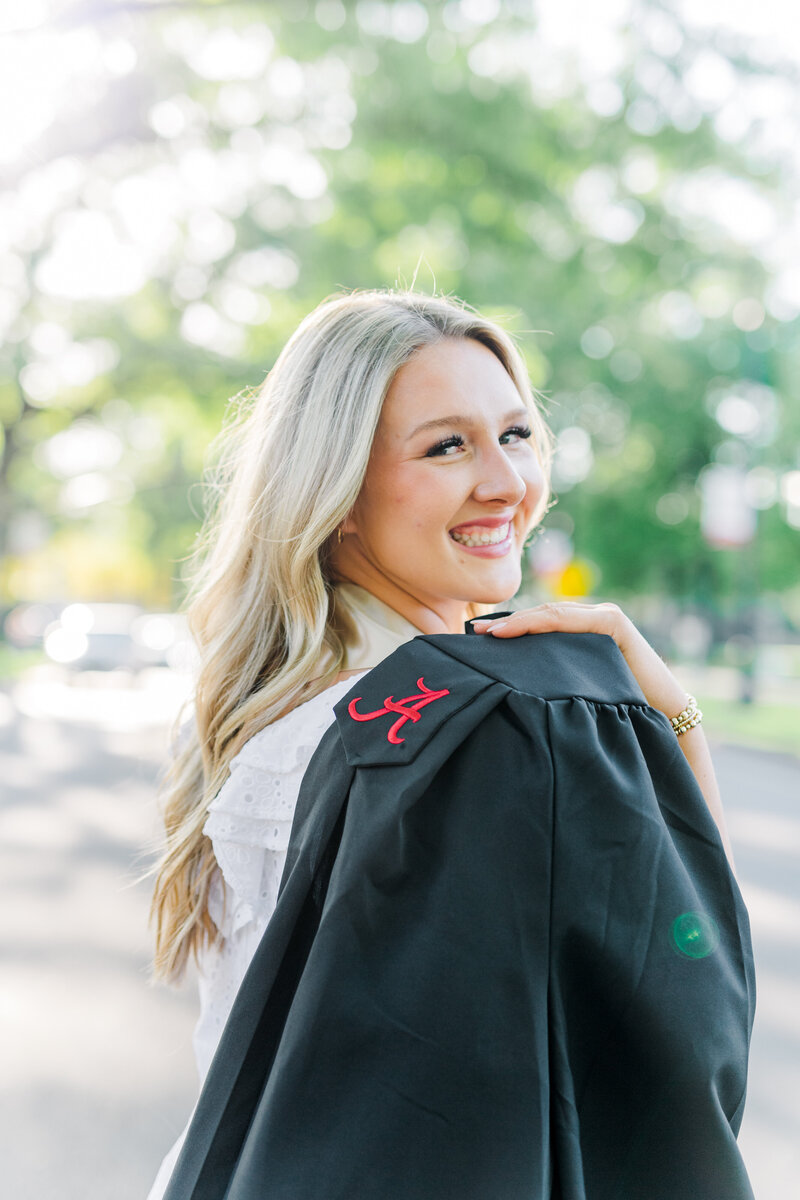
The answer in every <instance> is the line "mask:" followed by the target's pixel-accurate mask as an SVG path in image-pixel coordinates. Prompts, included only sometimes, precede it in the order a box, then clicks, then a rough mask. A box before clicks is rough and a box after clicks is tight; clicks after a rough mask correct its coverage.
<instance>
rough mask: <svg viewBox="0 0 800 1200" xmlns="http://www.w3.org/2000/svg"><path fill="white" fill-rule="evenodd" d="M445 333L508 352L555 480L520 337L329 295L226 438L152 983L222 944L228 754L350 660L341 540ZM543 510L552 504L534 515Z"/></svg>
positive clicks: (197, 619)
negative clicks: (386, 413) (375, 458)
mask: <svg viewBox="0 0 800 1200" xmlns="http://www.w3.org/2000/svg"><path fill="white" fill-rule="evenodd" d="M442 338H472V339H474V340H475V341H478V342H481V343H482V344H483V345H484V346H486V347H487V348H488V349H489V350H491V351H492V352H493V353H494V354H495V355H496V356H497V358H498V359H499V360H500V362H501V363H502V365H503V367H504V368H505V370H506V371H507V372H508V374H509V375H510V377H511V379H512V380H513V382H514V384H515V385H516V388H517V390H518V392H519V394H520V396H521V398H522V400H523V402H524V403H525V404H526V406H527V407H528V409H529V411H530V419H531V425H532V428H533V433H534V438H535V442H536V446H537V448H538V452H539V455H540V457H541V459H542V465H543V468H544V470H545V474H547V473H548V466H549V460H550V451H551V442H550V436H549V433H548V430H547V427H546V425H545V423H544V419H543V416H542V414H541V412H540V409H539V407H538V404H537V400H536V398H535V396H534V393H533V391H532V389H531V386H530V382H529V380H528V376H527V372H526V370H525V366H524V363H523V360H522V358H521V356H520V353H519V351H518V350H517V348H516V346H515V345H514V343H513V341H512V340H511V338H510V337H509V336H508V334H506V333H505V332H504V331H503V330H502V329H501V328H500V327H499V326H497V325H495V324H494V323H493V322H492V321H489V320H486V319H484V318H483V317H481V316H479V315H478V314H477V313H475V312H474V311H473V310H471V309H469V308H467V307H466V306H465V305H463V304H461V303H456V302H454V301H452V300H450V299H444V298H440V297H431V296H426V295H422V294H418V293H415V292H402V291H398V292H390V291H371V292H355V293H352V294H347V295H338V296H334V297H332V298H330V299H328V300H326V301H325V302H324V303H322V304H321V305H320V306H319V307H318V308H316V309H315V310H314V311H313V312H312V313H311V314H310V315H309V316H308V317H307V318H306V319H305V320H304V321H303V322H302V324H301V325H300V326H299V328H298V329H297V331H296V332H295V333H294V335H293V336H292V337H291V339H290V340H289V342H288V343H287V345H286V347H285V348H284V350H283V351H282V353H281V354H280V356H279V358H278V360H277V362H276V363H275V366H274V367H273V369H272V371H270V373H269V375H268V377H267V379H266V380H265V382H264V385H263V387H261V389H260V390H259V392H258V393H257V394H256V395H255V398H254V399H253V400H247V399H245V400H243V401H241V402H240V403H239V406H238V409H237V408H234V419H233V420H231V421H228V422H226V424H225V425H224V427H223V430H222V433H221V434H220V437H219V439H218V441H217V443H216V444H215V446H216V450H217V455H216V457H217V465H216V467H215V469H214V472H213V476H212V479H211V492H212V496H211V504H210V506H209V510H208V513H207V516H206V520H205V524H204V527H203V530H202V533H201V535H200V538H199V539H198V545H197V548H196V550H195V551H194V553H193V556H192V558H193V568H194V569H193V578H192V584H191V589H190V593H189V597H188V601H187V605H188V608H187V611H188V620H189V627H190V629H191V632H192V635H193V637H194V640H195V643H196V648H197V651H198V655H199V663H198V671H197V679H196V687H195V694H194V719H193V721H190V722H187V723H186V724H185V725H184V726H183V731H182V733H181V734H180V735H178V736H177V737H176V738H175V748H174V754H173V758H172V762H171V765H170V767H169V768H168V770H167V772H166V774H165V777H164V780H163V782H162V805H163V814H164V824H165V829H166V846H165V850H164V853H163V856H162V858H161V860H160V862H159V863H158V864H157V866H156V868H155V874H156V883H155V891H154V895H153V901H152V908H151V917H152V919H153V921H154V923H155V926H156V953H155V962H154V974H155V976H156V977H160V978H164V979H178V978H179V977H180V976H181V974H182V973H183V970H184V968H185V966H186V964H187V961H188V958H189V956H190V954H194V955H195V956H196V955H197V952H198V950H199V949H200V947H201V946H202V945H203V944H204V942H206V941H211V942H213V941H216V940H219V933H218V930H217V929H216V927H215V925H214V922H213V921H212V919H211V917H210V915H209V911H208V896H209V887H210V884H211V880H212V876H213V872H214V869H215V867H216V861H215V859H214V854H213V850H212V846H211V843H210V841H209V839H208V838H207V837H206V836H205V835H204V834H203V826H204V824H205V821H206V817H207V814H208V807H209V804H210V802H211V801H212V800H213V798H214V797H215V796H216V794H217V792H218V791H219V789H220V787H221V786H222V784H223V783H224V782H225V779H226V778H227V775H228V769H229V763H230V761H231V759H232V758H233V757H234V755H236V754H237V753H238V751H239V750H240V749H241V748H242V746H243V745H244V743H245V742H246V741H247V740H248V739H249V738H251V737H252V736H253V734H255V733H257V732H258V731H259V730H260V729H263V728H264V727H265V726H267V725H269V724H271V723H272V722H273V721H275V720H277V719H278V718H279V717H281V716H282V715H284V714H285V713H287V712H289V711H290V710H291V709H292V708H294V707H295V706H296V705H297V704H298V703H300V702H301V701H305V700H308V699H311V697H312V696H314V695H317V694H318V693H319V692H321V691H323V690H324V689H325V688H327V687H329V686H330V685H331V683H332V682H333V681H334V679H335V678H336V676H337V674H338V673H339V671H340V670H341V668H342V664H343V661H344V639H345V637H346V635H347V632H348V628H349V627H348V624H347V617H346V615H345V614H344V613H343V612H342V611H341V610H338V611H337V608H336V605H335V592H334V588H333V581H334V576H333V572H332V568H331V564H330V555H329V550H330V545H331V538H332V535H333V534H334V532H335V530H336V529H337V527H338V526H339V525H340V524H341V522H342V521H343V520H344V518H345V517H346V516H347V514H348V512H349V511H350V509H351V508H352V506H353V504H354V503H355V500H356V497H357V496H358V494H359V491H360V490H361V486H362V483H363V480H364V476H365V473H366V470H367V463H368V461H369V456H370V450H371V447H372V441H373V438H374V435H375V430H376V428H377V425H378V420H379V418H380V414H381V408H382V405H383V401H384V397H385V396H386V393H387V391H388V389H389V386H390V384H391V382H392V380H393V378H394V376H395V374H396V373H397V371H398V370H399V368H400V367H402V366H403V364H404V363H406V362H408V360H409V359H410V358H411V357H412V355H413V354H414V353H415V352H416V351H418V350H420V349H421V348H422V347H423V346H428V345H431V344H432V343H435V342H437V341H439V340H440V339H442ZM545 506H546V499H545V498H543V499H542V502H541V503H540V505H539V507H538V509H537V512H536V514H535V520H534V521H533V522H532V524H535V523H536V522H537V521H538V520H539V518H540V516H541V513H542V512H543V510H544V508H545ZM479 611H488V610H484V609H480V610H479ZM323 664H326V665H325V666H324V669H323V670H322V672H321V673H320V671H321V666H322V665H323Z"/></svg>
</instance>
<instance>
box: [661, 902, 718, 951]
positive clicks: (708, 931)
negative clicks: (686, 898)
mask: <svg viewBox="0 0 800 1200" xmlns="http://www.w3.org/2000/svg"><path fill="white" fill-rule="evenodd" d="M672 940H673V942H674V943H675V947H676V949H677V950H679V951H680V953H681V954H685V955H686V957H687V958H707V957H708V955H709V954H713V953H714V951H715V950H716V948H717V946H718V945H719V930H718V929H717V926H716V922H714V921H713V920H712V919H711V917H709V916H708V914H707V913H697V912H687V913H681V915H680V916H679V917H676V918H675V920H674V921H673V922H672Z"/></svg>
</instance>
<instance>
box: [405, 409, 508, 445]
mask: <svg viewBox="0 0 800 1200" xmlns="http://www.w3.org/2000/svg"><path fill="white" fill-rule="evenodd" d="M529 416H530V414H529V412H528V410H527V408H513V409H512V410H511V412H509V413H506V415H505V416H504V417H503V424H505V423H506V421H515V420H516V421H518V420H520V419H524V420H527V419H528V418H529ZM477 424H478V422H477V421H473V420H472V418H471V417H461V416H454V417H436V418H435V419H434V420H433V421H423V423H422V424H421V425H418V426H417V427H416V429H414V430H413V431H412V432H411V433H410V434H409V435H408V437H407V438H406V441H407V442H409V441H411V439H412V438H413V437H416V436H417V434H418V433H424V432H425V430H428V429H441V428H442V427H443V426H445V425H448V426H450V428H451V429H452V427H453V426H454V425H463V426H465V427H466V428H467V429H474V427H475V425H477Z"/></svg>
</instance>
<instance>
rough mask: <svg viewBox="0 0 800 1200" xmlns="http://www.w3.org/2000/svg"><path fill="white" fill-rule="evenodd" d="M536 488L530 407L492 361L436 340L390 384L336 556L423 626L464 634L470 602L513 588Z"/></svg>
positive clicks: (457, 343)
mask: <svg viewBox="0 0 800 1200" xmlns="http://www.w3.org/2000/svg"><path fill="white" fill-rule="evenodd" d="M545 489H546V484H545V479H544V473H543V470H542V465H541V461H540V458H539V453H538V449H537V447H536V444H535V442H534V440H533V438H532V429H531V414H530V411H529V410H528V409H527V408H526V406H525V403H524V401H523V398H522V396H521V395H520V393H519V392H518V391H517V388H516V385H515V384H514V381H513V380H512V378H511V376H510V375H509V374H508V372H507V371H506V369H505V367H504V366H503V364H502V363H501V361H500V359H499V358H498V357H497V356H496V355H495V354H494V353H493V352H492V351H491V350H490V349H488V347H486V346H484V345H482V344H481V343H480V342H476V341H472V340H469V339H467V338H446V339H443V340H442V341H440V342H436V343H434V344H433V345H429V346H425V347H424V348H423V349H422V350H419V351H417V353H416V354H415V355H414V356H413V358H411V359H410V360H409V361H408V362H407V363H406V364H405V365H404V366H403V367H401V368H400V369H399V371H398V372H397V374H396V375H395V377H394V380H393V381H392V385H391V387H390V388H389V391H388V392H387V395H386V399H385V400H384V404H383V410H382V412H381V418H380V422H379V425H378V430H377V432H376V435H375V439H374V442H373V448H372V455H371V457H370V462H369V466H368V468H367V474H366V477H365V480H364V484H363V487H362V489H361V493H360V495H359V497H358V500H357V501H356V504H355V506H354V507H353V509H352V512H351V514H350V516H349V517H348V518H347V520H346V521H345V522H344V524H343V531H344V534H345V538H344V545H343V546H342V548H341V551H342V553H341V554H340V555H339V556H338V559H337V561H338V563H339V566H340V568H341V571H342V574H343V576H344V577H345V578H348V579H350V580H352V582H354V583H361V584H362V586H364V587H367V588H368V590H370V591H372V592H373V594H374V595H377V596H378V597H379V598H380V599H382V600H385V601H386V603H387V604H390V605H392V606H393V607H395V608H396V609H397V611H399V612H402V613H404V614H405V615H408V616H409V617H410V619H412V620H415V621H419V620H420V618H421V619H422V620H423V622H424V624H423V625H418V627H420V628H424V629H425V631H426V632H437V631H439V630H441V629H442V627H443V626H444V628H446V629H449V630H450V631H451V632H454V633H455V632H461V630H462V629H463V622H464V620H465V618H466V617H467V616H469V615H470V613H469V612H468V606H469V605H471V604H476V603H477V604H491V605H495V604H497V603H500V602H505V601H507V600H509V599H510V598H511V597H512V596H513V595H514V594H515V593H516V592H517V590H518V589H519V586H520V582H521V564H520V559H521V555H522V544H523V542H524V539H525V536H526V534H527V533H528V531H529V529H530V528H531V526H532V525H533V524H535V522H536V518H537V514H538V513H539V511H540V506H541V502H542V500H543V497H544V493H545ZM443 533H444V534H445V536H446V537H447V539H448V545H449V547H450V548H451V551H452V552H445V553H443V552H442V551H443V547H442V542H441V538H442V535H443ZM347 535H350V536H349V537H348V536H347ZM426 613H427V614H429V616H430V617H431V620H430V621H428V620H427V618H426V616H425V614H426ZM412 614H413V615H412ZM428 624H431V628H430V629H428V628H427V625H428Z"/></svg>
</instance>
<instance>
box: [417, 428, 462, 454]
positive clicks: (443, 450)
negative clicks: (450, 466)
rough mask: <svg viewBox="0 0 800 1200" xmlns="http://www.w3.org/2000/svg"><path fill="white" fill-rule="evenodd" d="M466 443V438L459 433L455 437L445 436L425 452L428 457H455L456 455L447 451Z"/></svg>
mask: <svg viewBox="0 0 800 1200" xmlns="http://www.w3.org/2000/svg"><path fill="white" fill-rule="evenodd" d="M463 445H464V439H463V438H462V437H461V436H460V435H459V434H454V435H453V437H449V438H445V439H444V440H443V441H441V442H437V443H436V445H435V446H431V448H430V450H427V451H426V453H425V457H426V458H454V457H455V455H453V454H448V453H447V451H448V450H450V449H451V448H452V447H454V446H455V447H456V448H458V447H459V446H463Z"/></svg>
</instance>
